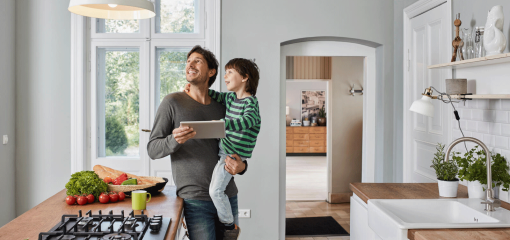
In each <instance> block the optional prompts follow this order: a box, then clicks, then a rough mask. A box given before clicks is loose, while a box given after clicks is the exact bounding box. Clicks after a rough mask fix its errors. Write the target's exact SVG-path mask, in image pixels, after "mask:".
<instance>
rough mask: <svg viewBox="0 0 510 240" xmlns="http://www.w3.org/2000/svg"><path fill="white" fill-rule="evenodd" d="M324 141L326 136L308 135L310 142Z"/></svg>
mask: <svg viewBox="0 0 510 240" xmlns="http://www.w3.org/2000/svg"><path fill="white" fill-rule="evenodd" d="M322 139H326V134H310V140H322Z"/></svg>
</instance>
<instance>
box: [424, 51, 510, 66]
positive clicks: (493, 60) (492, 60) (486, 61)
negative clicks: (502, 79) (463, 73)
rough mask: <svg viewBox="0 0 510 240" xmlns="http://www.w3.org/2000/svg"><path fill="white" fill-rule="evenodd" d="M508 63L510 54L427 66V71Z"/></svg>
mask: <svg viewBox="0 0 510 240" xmlns="http://www.w3.org/2000/svg"><path fill="white" fill-rule="evenodd" d="M505 62H510V53H502V54H498V55H492V56H488V57H482V58H472V59H468V60H464V61H458V62H450V63H443V64H436V65H430V66H428V69H459V68H468V67H477V66H484V65H491V64H498V63H505Z"/></svg>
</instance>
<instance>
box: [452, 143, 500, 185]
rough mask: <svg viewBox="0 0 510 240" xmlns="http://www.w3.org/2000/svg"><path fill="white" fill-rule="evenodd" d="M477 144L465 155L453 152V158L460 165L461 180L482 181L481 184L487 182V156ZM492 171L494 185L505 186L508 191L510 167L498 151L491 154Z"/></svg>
mask: <svg viewBox="0 0 510 240" xmlns="http://www.w3.org/2000/svg"><path fill="white" fill-rule="evenodd" d="M478 147H479V146H475V147H474V148H472V149H471V150H469V152H467V153H465V154H464V157H461V156H457V154H460V152H454V153H453V157H452V158H453V160H455V162H457V165H459V168H460V170H459V178H460V180H467V181H476V180H478V181H480V183H481V184H485V185H486V184H487V158H486V156H485V151H484V150H483V149H478ZM491 155H492V156H491V172H492V187H496V186H503V191H508V190H509V187H510V174H509V173H508V170H509V167H508V164H507V161H506V159H505V158H504V157H503V156H501V154H499V153H497V154H494V153H492V154H491Z"/></svg>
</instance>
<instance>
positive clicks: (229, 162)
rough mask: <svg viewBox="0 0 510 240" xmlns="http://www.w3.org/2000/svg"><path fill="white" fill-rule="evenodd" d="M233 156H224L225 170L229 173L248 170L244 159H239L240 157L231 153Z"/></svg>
mask: <svg viewBox="0 0 510 240" xmlns="http://www.w3.org/2000/svg"><path fill="white" fill-rule="evenodd" d="M232 156H233V157H234V158H231V157H230V156H227V158H225V170H226V171H227V172H228V173H230V174H231V175H236V174H239V175H243V174H244V173H245V172H246V170H248V162H247V161H246V160H244V161H241V158H240V157H239V155H237V154H233V155H232Z"/></svg>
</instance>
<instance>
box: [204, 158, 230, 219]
mask: <svg viewBox="0 0 510 240" xmlns="http://www.w3.org/2000/svg"><path fill="white" fill-rule="evenodd" d="M231 179H232V175H230V173H228V172H227V171H226V170H225V156H222V157H221V158H220V160H219V161H218V163H217V164H216V166H215V167H214V171H213V175H212V179H211V185H210V186H209V195H210V196H211V199H212V201H213V203H214V206H215V207H216V210H217V211H218V218H219V219H220V222H221V223H223V224H225V225H232V224H234V217H233V215H232V208H231V206H230V201H229V199H228V196H227V194H225V189H226V188H227V185H228V183H229V182H230V180H231Z"/></svg>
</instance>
